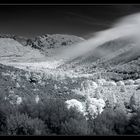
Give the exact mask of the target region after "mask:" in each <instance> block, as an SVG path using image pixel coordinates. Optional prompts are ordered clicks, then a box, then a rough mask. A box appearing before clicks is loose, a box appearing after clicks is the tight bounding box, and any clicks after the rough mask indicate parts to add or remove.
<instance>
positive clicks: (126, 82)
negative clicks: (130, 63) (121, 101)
mask: <svg viewBox="0 0 140 140" xmlns="http://www.w3.org/2000/svg"><path fill="white" fill-rule="evenodd" d="M134 83H135V81H134V80H132V79H130V80H127V81H125V85H133V84H134Z"/></svg>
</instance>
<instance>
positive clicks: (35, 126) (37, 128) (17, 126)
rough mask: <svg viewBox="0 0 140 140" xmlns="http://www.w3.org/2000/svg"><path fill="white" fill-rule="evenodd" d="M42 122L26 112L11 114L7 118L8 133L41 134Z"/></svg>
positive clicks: (42, 132)
mask: <svg viewBox="0 0 140 140" xmlns="http://www.w3.org/2000/svg"><path fill="white" fill-rule="evenodd" d="M44 130H45V125H44V122H43V121H42V120H40V119H38V118H35V119H32V118H30V117H29V116H28V115H27V114H20V113H16V114H11V115H10V116H8V118H7V134H8V135H42V134H44Z"/></svg>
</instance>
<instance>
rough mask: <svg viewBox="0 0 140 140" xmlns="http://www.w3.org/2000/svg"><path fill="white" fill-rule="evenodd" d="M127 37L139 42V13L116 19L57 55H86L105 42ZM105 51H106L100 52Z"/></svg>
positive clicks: (66, 56) (63, 57)
mask: <svg viewBox="0 0 140 140" xmlns="http://www.w3.org/2000/svg"><path fill="white" fill-rule="evenodd" d="M119 38H129V39H131V40H132V41H133V42H134V43H135V44H137V46H139V44H140V13H136V14H132V15H128V16H125V17H123V18H121V19H119V20H117V21H116V23H115V24H114V25H113V26H112V27H111V28H110V29H107V30H103V31H99V32H96V33H95V34H94V36H93V37H91V38H89V39H88V40H86V41H83V42H81V43H78V44H76V45H72V46H71V47H69V48H66V49H65V50H63V51H62V52H61V54H60V55H59V57H60V58H61V59H64V60H70V59H74V58H76V57H79V56H82V55H86V54H87V53H89V52H91V51H94V49H95V48H96V47H98V46H99V45H102V44H104V43H105V42H108V41H111V40H115V39H119ZM101 53H102V54H103V53H106V52H101Z"/></svg>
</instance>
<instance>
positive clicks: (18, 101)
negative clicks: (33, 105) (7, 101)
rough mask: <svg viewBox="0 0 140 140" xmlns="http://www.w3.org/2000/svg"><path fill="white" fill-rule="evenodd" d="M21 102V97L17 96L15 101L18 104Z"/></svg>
mask: <svg viewBox="0 0 140 140" xmlns="http://www.w3.org/2000/svg"><path fill="white" fill-rule="evenodd" d="M21 102H22V98H21V97H17V101H16V103H17V104H18V105H19V104H21Z"/></svg>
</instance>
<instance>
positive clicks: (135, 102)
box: [129, 93, 140, 111]
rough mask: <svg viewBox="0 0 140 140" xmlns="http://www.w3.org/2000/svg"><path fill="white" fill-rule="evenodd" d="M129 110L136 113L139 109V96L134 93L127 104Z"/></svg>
mask: <svg viewBox="0 0 140 140" xmlns="http://www.w3.org/2000/svg"><path fill="white" fill-rule="evenodd" d="M129 105H130V108H131V109H132V111H137V110H138V109H139V108H140V94H139V93H134V94H133V95H132V96H131V98H130V102H129Z"/></svg>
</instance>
